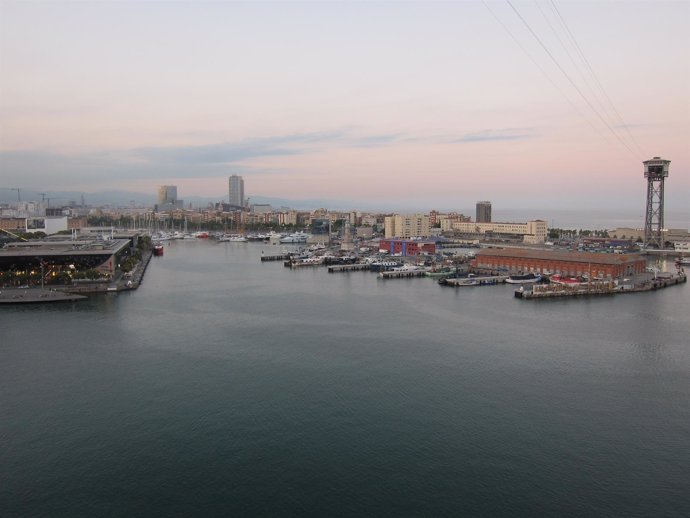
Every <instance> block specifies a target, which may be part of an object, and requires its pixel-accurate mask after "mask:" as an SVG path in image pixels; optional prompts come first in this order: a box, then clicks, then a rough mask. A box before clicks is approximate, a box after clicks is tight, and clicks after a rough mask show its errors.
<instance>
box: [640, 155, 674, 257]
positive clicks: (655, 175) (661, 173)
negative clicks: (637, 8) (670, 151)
mask: <svg viewBox="0 0 690 518" xmlns="http://www.w3.org/2000/svg"><path fill="white" fill-rule="evenodd" d="M642 163H643V164H644V177H645V178H646V179H647V210H646V212H645V218H644V246H645V248H648V247H649V248H651V247H656V248H664V236H663V235H662V233H661V230H662V229H663V228H664V179H665V178H667V177H668V166H669V164H670V163H671V161H670V160H662V159H661V158H659V157H658V156H655V157H654V158H652V159H651V160H645V161H644V162H642Z"/></svg>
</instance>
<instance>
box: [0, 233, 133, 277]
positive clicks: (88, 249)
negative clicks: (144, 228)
mask: <svg viewBox="0 0 690 518" xmlns="http://www.w3.org/2000/svg"><path fill="white" fill-rule="evenodd" d="M100 230H101V232H102V230H103V229H100ZM108 237H109V236H108ZM137 238H138V234H136V233H132V234H131V235H127V236H117V237H115V238H114V239H110V238H108V239H91V238H86V239H79V240H65V241H55V240H45V241H28V242H18V243H17V242H15V243H9V244H7V245H6V246H5V247H4V248H2V249H1V250H0V272H7V271H15V270H18V271H29V270H36V269H40V268H41V265H43V267H44V268H45V275H46V276H53V277H54V276H57V275H58V274H59V273H60V272H63V271H70V272H72V271H81V270H88V269H96V270H98V271H100V272H101V273H104V274H108V275H112V274H113V273H114V271H115V269H116V268H117V267H118V265H119V264H120V263H121V262H122V261H123V260H124V259H126V258H127V257H129V256H130V254H131V250H132V248H133V246H134V243H135V242H136V239H137Z"/></svg>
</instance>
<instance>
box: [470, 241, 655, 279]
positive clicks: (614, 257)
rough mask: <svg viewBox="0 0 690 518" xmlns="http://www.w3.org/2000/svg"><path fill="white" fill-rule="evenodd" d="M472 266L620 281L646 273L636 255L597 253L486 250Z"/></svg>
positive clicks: (515, 249) (644, 263)
mask: <svg viewBox="0 0 690 518" xmlns="http://www.w3.org/2000/svg"><path fill="white" fill-rule="evenodd" d="M472 265H473V266H475V267H477V268H486V269H489V270H507V271H509V272H523V273H528V272H534V273H542V274H554V273H556V274H560V275H569V276H581V275H589V276H590V277H591V278H601V279H617V278H620V277H624V276H630V275H635V274H638V273H643V272H644V271H645V267H646V265H647V261H646V260H645V258H644V257H641V256H639V255H634V254H598V253H593V252H565V251H556V250H538V249H530V248H510V249H508V248H505V249H503V248H487V249H483V250H481V251H480V252H478V253H477V255H476V257H475V259H474V261H473V262H472Z"/></svg>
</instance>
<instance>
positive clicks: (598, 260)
mask: <svg viewBox="0 0 690 518" xmlns="http://www.w3.org/2000/svg"><path fill="white" fill-rule="evenodd" d="M488 257H505V258H509V257H512V258H516V259H539V260H542V261H570V262H576V263H591V264H611V265H616V264H626V263H634V262H637V261H644V260H645V259H644V258H643V257H642V256H640V255H637V254H601V253H594V252H566V251H561V250H540V249H531V248H486V249H482V250H481V251H479V252H477V260H481V259H482V258H488Z"/></svg>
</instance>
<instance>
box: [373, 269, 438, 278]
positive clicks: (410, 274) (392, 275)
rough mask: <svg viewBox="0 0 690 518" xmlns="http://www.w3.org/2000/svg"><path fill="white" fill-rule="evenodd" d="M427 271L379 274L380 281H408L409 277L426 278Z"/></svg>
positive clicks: (393, 271)
mask: <svg viewBox="0 0 690 518" xmlns="http://www.w3.org/2000/svg"><path fill="white" fill-rule="evenodd" d="M426 272H427V270H402V271H396V270H389V271H387V272H379V278H381V279H409V278H410V277H426Z"/></svg>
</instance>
